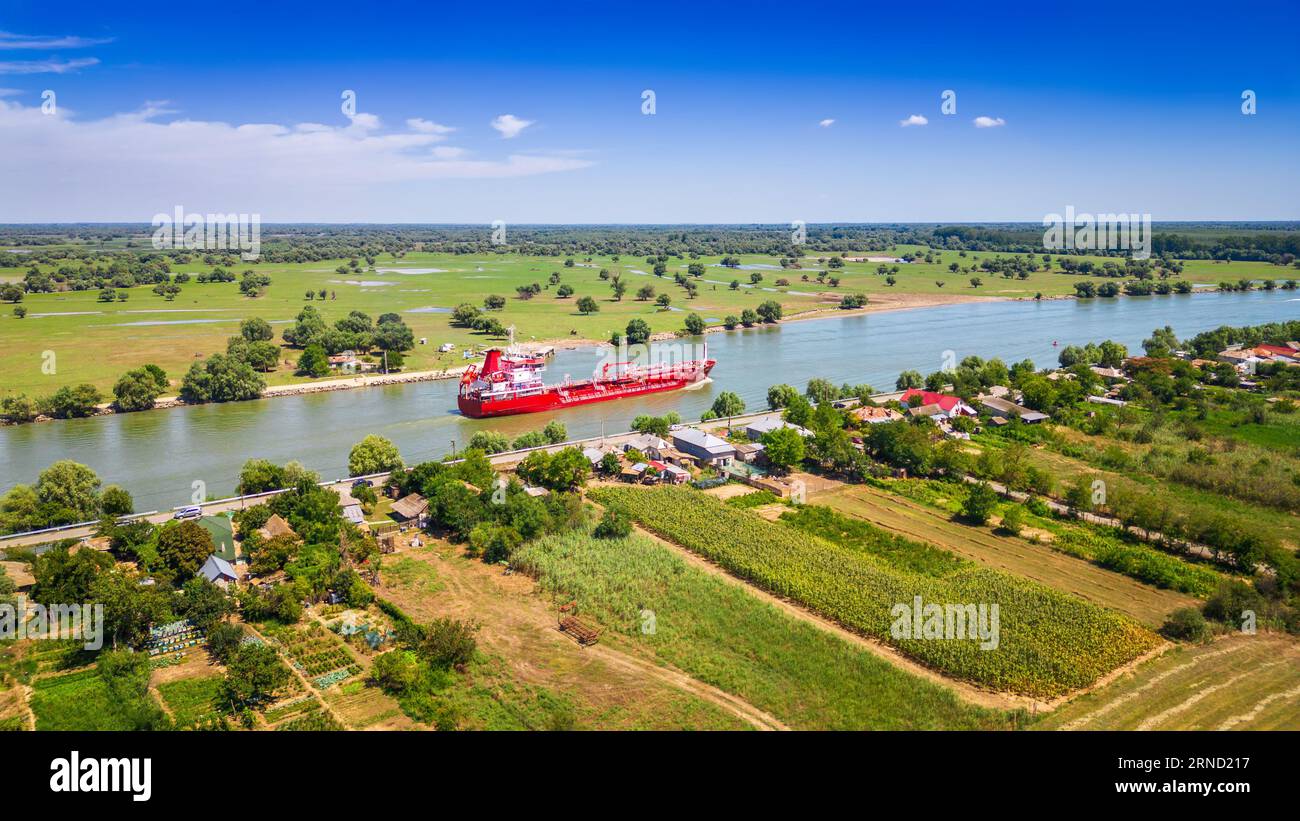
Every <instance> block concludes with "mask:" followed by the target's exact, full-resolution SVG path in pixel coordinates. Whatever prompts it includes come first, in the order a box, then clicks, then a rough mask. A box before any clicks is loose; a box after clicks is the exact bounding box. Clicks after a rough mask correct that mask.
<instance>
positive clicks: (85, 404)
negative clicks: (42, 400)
mask: <svg viewBox="0 0 1300 821" xmlns="http://www.w3.org/2000/svg"><path fill="white" fill-rule="evenodd" d="M102 400H103V396H101V395H100V393H99V390H98V389H97V388H96V387H95V386H94V385H89V384H83V385H77V386H75V387H68V386H66V385H65V386H64V387H62V388H59V389H58V390H57V391H55V392H54V395H53V396H51V397H50V399H49V414H50V416H57V417H59V418H61V419H72V418H76V417H83V416H90V415H92V414H93V413H95V411H97V410H98V409H99V403H100V402H101V401H102Z"/></svg>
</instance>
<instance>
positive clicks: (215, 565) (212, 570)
mask: <svg viewBox="0 0 1300 821" xmlns="http://www.w3.org/2000/svg"><path fill="white" fill-rule="evenodd" d="M199 575H200V576H202V577H203V578H205V579H207V580H208V581H210V582H212V583H213V584H215V585H216V586H217V587H220V588H221V589H223V590H224V589H226V588H227V587H229V586H230V585H232V584H234V583H235V582H236V581H238V580H239V577H238V576H237V575H236V574H235V568H234V567H233V566H232V565H231V564H230V562H228V561H226V560H225V559H223V558H221V557H220V556H218V555H217V554H215V553H213V554H212V555H211V556H209V557H208V560H207V561H206V562H204V563H203V566H202V567H200V568H199Z"/></svg>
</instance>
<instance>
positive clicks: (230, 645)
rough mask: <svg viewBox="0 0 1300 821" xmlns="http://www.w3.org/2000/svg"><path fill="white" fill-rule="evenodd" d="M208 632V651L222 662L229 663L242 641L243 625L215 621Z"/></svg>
mask: <svg viewBox="0 0 1300 821" xmlns="http://www.w3.org/2000/svg"><path fill="white" fill-rule="evenodd" d="M207 632H208V652H209V653H211V654H212V657H213V658H214V659H216V660H217V661H219V662H221V663H222V664H229V663H230V659H231V658H232V657H234V655H235V653H237V652H238V651H239V648H240V647H241V646H242V644H243V641H244V627H243V625H240V624H231V623H230V622H224V621H223V622H217V623H216V624H213V625H212V627H211V628H210V629H209V630H208V631H207Z"/></svg>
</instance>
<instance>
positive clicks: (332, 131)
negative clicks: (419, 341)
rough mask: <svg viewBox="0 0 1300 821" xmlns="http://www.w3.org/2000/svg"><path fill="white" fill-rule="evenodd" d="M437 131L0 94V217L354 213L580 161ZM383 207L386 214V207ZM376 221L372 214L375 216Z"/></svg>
mask: <svg viewBox="0 0 1300 821" xmlns="http://www.w3.org/2000/svg"><path fill="white" fill-rule="evenodd" d="M445 139H446V136H445V135H443V134H434V133H426V132H421V131H416V130H409V131H407V130H404V131H389V130H385V129H382V128H381V127H379V124H378V118H377V117H373V115H360V114H359V115H357V117H355V118H354V119H353V120H352V122H351V123H350V124H346V125H336V126H328V125H322V124H320V123H298V124H281V123H243V124H239V123H224V122H210V121H202V120H190V119H179V118H175V117H174V116H172V115H170V114H169V112H168V110H167V109H166V108H165V104H163V103H157V102H154V103H149V104H147V105H145V106H144V107H142V108H141V109H139V110H137V111H133V112H125V113H120V114H115V115H112V116H109V117H105V118H102V119H95V120H79V119H77V118H76V114H75V112H73V111H71V110H70V109H68V108H67V107H66V106H60V108H59V111H58V113H56V114H53V115H44V114H42V113H41V111H40V107H39V106H38V105H37V106H24V105H22V104H21V103H19V102H18V101H16V100H3V99H0V179H3V180H4V181H5V188H6V190H16V191H24V192H28V194H25V195H24V197H22V198H14V197H4V198H0V222H11V221H22V222H31V221H46V220H52V221H61V220H78V219H86V220H95V219H107V220H114V221H116V220H127V221H135V220H139V221H148V220H149V219H150V217H152V215H153V214H156V213H159V212H163V211H170V209H172V208H173V207H174V206H175V205H177V204H180V205H183V206H185V207H186V208H193V209H195V210H199V209H202V210H204V211H208V210H214V211H215V210H216V209H220V210H221V211H222V212H223V213H226V212H230V211H239V212H245V213H260V214H261V215H262V218H263V220H265V221H268V222H272V221H276V220H277V219H278V220H289V221H292V220H295V219H333V218H344V219H354V218H356V216H357V214H358V213H362V214H369V215H374V214H378V213H381V212H380V211H379V210H377V209H384V208H388V207H390V205H389V203H390V202H394V201H395V200H394V199H393V196H392V195H393V193H394V192H400V194H401V195H402V196H404V197H407V198H408V201H409V198H411V197H418V196H420V195H423V196H427V195H428V193H429V192H435V193H436V192H440V191H445V190H446V188H445V186H443V185H441V184H439V183H438V182H437V181H439V180H476V179H502V178H511V177H523V176H532V175H537V174H548V173H556V172H562V171H572V170H576V169H581V168H586V167H589V166H591V165H592V164H593V162H592V161H591V160H590V159H587V158H584V157H578V156H564V155H538V154H530V153H511V154H507V155H505V156H501V157H496V158H490V159H485V158H472V159H471V158H469V157H467V156H466V152H465V151H464V150H462V149H459V148H456V147H453V146H445V145H439V143H441V142H442V141H444V140H445ZM384 213H391V212H384ZM372 218H378V217H375V216H372Z"/></svg>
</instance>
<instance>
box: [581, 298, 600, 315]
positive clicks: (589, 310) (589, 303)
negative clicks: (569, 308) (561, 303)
mask: <svg viewBox="0 0 1300 821" xmlns="http://www.w3.org/2000/svg"><path fill="white" fill-rule="evenodd" d="M578 311H579V312H581V313H583V314H594V313H597V312H598V311H600V305H599V304H598V303H597V302H596V300H594V299H592V298H591V297H589V296H580V297H578Z"/></svg>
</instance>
